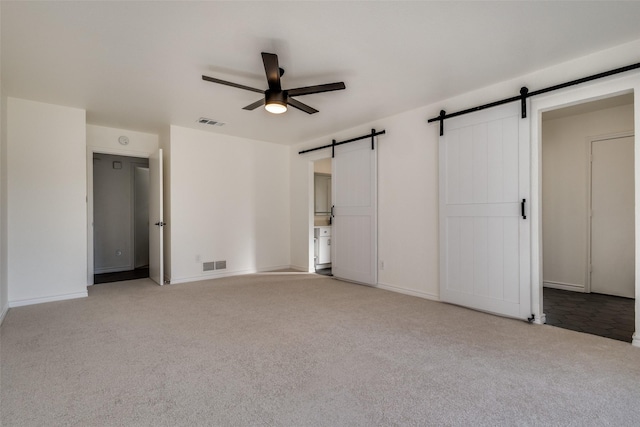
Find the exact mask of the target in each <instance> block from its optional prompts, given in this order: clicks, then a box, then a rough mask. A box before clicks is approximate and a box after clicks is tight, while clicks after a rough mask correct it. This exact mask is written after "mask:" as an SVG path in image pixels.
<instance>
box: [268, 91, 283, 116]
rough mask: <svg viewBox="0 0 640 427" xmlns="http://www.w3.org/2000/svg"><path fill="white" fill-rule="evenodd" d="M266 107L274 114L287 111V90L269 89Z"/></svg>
mask: <svg viewBox="0 0 640 427" xmlns="http://www.w3.org/2000/svg"><path fill="white" fill-rule="evenodd" d="M264 108H265V110H267V111H268V112H270V113H272V114H282V113H284V112H285V111H287V93H286V92H285V91H280V92H271V91H270V90H267V92H266V94H265V102H264Z"/></svg>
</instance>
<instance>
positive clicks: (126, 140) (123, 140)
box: [118, 135, 129, 145]
mask: <svg viewBox="0 0 640 427" xmlns="http://www.w3.org/2000/svg"><path fill="white" fill-rule="evenodd" d="M118 142H119V143H120V144H122V145H128V144H129V138H127V137H126V136H124V135H123V136H121V137H120V138H118Z"/></svg>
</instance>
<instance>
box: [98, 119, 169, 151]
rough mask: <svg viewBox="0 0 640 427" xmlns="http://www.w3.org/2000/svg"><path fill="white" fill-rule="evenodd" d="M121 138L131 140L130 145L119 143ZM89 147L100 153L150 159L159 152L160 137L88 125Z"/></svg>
mask: <svg viewBox="0 0 640 427" xmlns="http://www.w3.org/2000/svg"><path fill="white" fill-rule="evenodd" d="M120 136H126V137H127V138H129V144H127V145H122V144H120V143H119V142H118V138H119V137H120ZM87 146H88V147H89V148H90V150H93V151H94V152H98V153H107V154H120V155H123V156H132V157H149V155H150V154H151V153H155V152H156V151H157V150H158V135H155V134H152V133H144V132H136V131H132V130H126V129H118V128H110V127H105V126H96V125H87Z"/></svg>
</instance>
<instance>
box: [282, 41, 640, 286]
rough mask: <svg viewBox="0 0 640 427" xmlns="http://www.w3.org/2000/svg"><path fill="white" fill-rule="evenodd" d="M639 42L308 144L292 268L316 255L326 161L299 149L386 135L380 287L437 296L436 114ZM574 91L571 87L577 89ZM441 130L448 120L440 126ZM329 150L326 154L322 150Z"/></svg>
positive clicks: (295, 172) (635, 47) (534, 84)
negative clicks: (316, 166)
mask: <svg viewBox="0 0 640 427" xmlns="http://www.w3.org/2000/svg"><path fill="white" fill-rule="evenodd" d="M639 52H640V40H638V41H634V42H631V43H627V44H624V45H620V46H617V47H615V48H613V49H609V50H606V51H603V52H598V53H594V54H592V55H588V56H585V57H582V58H578V59H576V60H573V61H569V62H566V63H563V64H559V65H557V66H554V67H551V68H547V69H544V70H540V71H536V72H532V73H531V74H528V75H525V76H522V77H519V78H515V79H512V80H509V81H505V82H501V83H498V84H495V85H492V86H489V87H486V88H481V89H478V90H475V91H473V92H469V93H465V94H462V95H460V96H457V97H454V98H450V99H446V100H443V101H441V102H438V103H434V104H432V105H428V106H425V107H422V108H418V109H415V110H411V111H407V112H405V113H402V114H399V115H396V116H393V117H389V118H385V119H381V120H377V121H374V122H371V123H367V124H363V125H362V126H359V127H357V128H353V129H349V130H346V131H344V132H340V133H339V134H336V135H327V136H326V137H325V138H319V139H317V140H314V141H306V142H303V143H301V144H299V145H297V146H295V147H292V151H291V162H292V163H291V203H292V205H291V238H292V240H291V252H292V264H294V265H296V266H299V267H301V268H302V267H307V266H309V261H308V260H309V253H312V251H313V245H312V243H309V242H310V241H311V242H312V238H311V237H312V236H311V235H310V231H309V229H310V226H309V224H310V223H311V221H312V216H311V215H312V209H313V201H312V199H311V198H310V197H311V196H310V195H312V194H313V193H312V192H311V190H312V185H311V182H310V180H311V179H312V176H313V167H312V166H309V165H310V163H309V162H310V161H313V160H316V159H319V158H322V157H327V156H330V151H327V153H328V154H327V153H319V152H313V153H308V154H305V155H302V156H301V155H298V151H300V150H303V149H307V148H312V147H314V146H320V145H326V144H328V143H330V141H331V140H332V139H336V140H338V141H340V140H343V139H347V138H351V137H356V136H360V135H363V134H367V133H369V132H370V131H371V128H376V130H382V129H385V130H386V132H387V133H386V135H383V136H381V137H380V143H379V153H378V212H379V216H378V254H379V259H380V260H382V261H384V266H385V268H384V270H381V271H379V275H378V280H379V285H381V286H382V287H385V288H387V289H393V290H396V291H399V292H405V293H408V294H412V295H418V296H423V297H426V298H439V289H438V288H439V281H438V259H439V258H438V257H439V255H438V160H437V159H438V150H437V145H438V137H439V132H438V131H439V129H438V123H437V122H436V123H432V124H427V119H429V118H432V117H437V116H438V114H439V112H440V110H441V109H444V110H446V111H448V112H450V113H452V112H456V111H460V110H463V109H466V108H470V107H475V106H477V105H481V104H486V103H488V102H491V101H497V100H500V99H503V98H507V97H512V96H516V95H518V94H519V92H520V88H521V87H522V86H527V87H528V88H529V90H530V91H534V90H537V89H542V88H545V87H548V86H552V85H555V84H559V83H563V82H566V81H568V80H571V79H577V78H581V77H585V76H587V75H589V74H595V73H598V72H602V71H607V70H610V69H613V68H617V67H622V66H625V65H629V64H632V63H635V62H639V61H640V53H639ZM574 89H575V88H574ZM445 132H446V122H445ZM326 150H330V149H326Z"/></svg>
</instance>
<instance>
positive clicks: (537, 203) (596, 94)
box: [530, 72, 640, 347]
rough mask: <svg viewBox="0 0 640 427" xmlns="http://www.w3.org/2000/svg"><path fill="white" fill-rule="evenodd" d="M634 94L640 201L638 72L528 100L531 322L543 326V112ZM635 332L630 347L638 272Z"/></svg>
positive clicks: (639, 307) (638, 237) (639, 272)
mask: <svg viewBox="0 0 640 427" xmlns="http://www.w3.org/2000/svg"><path fill="white" fill-rule="evenodd" d="M628 93H633V94H634V106H636V108H634V133H635V136H634V184H635V190H634V191H635V200H636V206H637V203H638V201H640V167H636V165H640V137H639V136H638V129H640V108H638V107H640V73H639V72H634V73H632V74H630V75H627V76H625V77H616V76H613V77H609V78H605V79H602V80H599V81H597V82H594V83H588V84H584V85H580V86H574V87H571V88H567V89H564V90H559V91H556V92H551V93H549V94H548V95H541V96H538V97H533V98H531V104H530V110H531V111H530V114H531V220H532V221H531V284H532V287H531V293H532V295H531V303H532V311H533V314H534V316H535V318H534V323H538V324H543V323H545V315H544V311H543V308H544V307H543V301H542V296H543V295H542V286H543V284H542V278H543V276H542V267H543V266H542V113H543V112H547V111H552V110H555V109H558V108H564V107H569V106H572V105H576V104H581V103H584V102H590V101H596V100H599V99H605V98H609V97H612V96H617V95H623V94H628ZM635 227H636V229H635V251H636V253H635V264H636V266H638V265H640V209H638V207H636V211H635ZM635 270H636V272H635V285H636V300H635V333H634V334H633V341H632V345H634V346H636V347H640V269H638V268H636V269H635Z"/></svg>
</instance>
